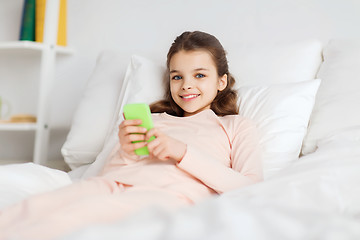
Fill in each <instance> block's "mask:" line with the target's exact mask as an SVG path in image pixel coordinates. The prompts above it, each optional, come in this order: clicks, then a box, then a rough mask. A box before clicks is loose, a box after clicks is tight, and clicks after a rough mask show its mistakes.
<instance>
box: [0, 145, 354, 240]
mask: <svg viewBox="0 0 360 240" xmlns="http://www.w3.org/2000/svg"><path fill="white" fill-rule="evenodd" d="M70 183H71V179H70V177H69V176H68V175H67V174H66V173H64V172H61V171H58V170H53V169H49V168H46V167H42V166H38V165H35V164H31V163H29V164H19V165H8V166H1V167H0V207H4V206H6V205H9V204H11V203H13V202H16V201H19V200H21V199H22V198H24V197H26V196H28V195H31V194H34V193H37V192H42V191H48V190H51V189H56V188H58V187H61V186H64V185H67V184H70ZM359 183H360V144H359V142H358V141H350V142H349V141H346V140H341V141H330V142H326V143H323V145H321V146H320V148H319V149H318V150H317V151H316V152H315V153H313V154H311V155H309V156H305V157H302V158H300V159H299V160H298V162H296V163H294V164H293V165H291V166H289V167H288V168H287V169H284V170H283V171H282V172H280V173H279V174H278V175H276V176H273V177H272V178H270V179H268V180H266V181H265V182H263V183H260V184H256V185H253V186H249V187H247V188H243V189H238V190H235V191H232V192H228V193H225V194H223V195H222V196H217V197H213V198H210V199H207V200H205V201H204V202H202V203H199V204H197V205H195V206H191V207H186V208H183V209H180V210H179V211H177V212H175V213H170V212H166V211H165V210H163V209H158V208H148V209H145V210H143V211H141V212H139V213H136V214H134V215H132V216H131V217H130V218H127V219H124V220H120V221H118V222H113V223H107V224H105V223H104V224H98V225H95V226H93V225H92V226H88V227H86V228H84V229H79V230H78V231H76V232H73V233H72V234H70V235H68V236H66V237H64V238H62V239H66V240H72V239H74V240H75V239H76V240H81V239H84V240H85V239H86V240H88V239H89V240H91V239H96V240H97V239H119V238H121V239H147V240H155V239H166V240H171V239H179V240H184V239H274V240H278V239H360V204H359V203H360V184H359Z"/></svg>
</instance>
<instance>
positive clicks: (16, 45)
mask: <svg viewBox="0 0 360 240" xmlns="http://www.w3.org/2000/svg"><path fill="white" fill-rule="evenodd" d="M47 47H50V46H48V45H45V44H43V43H40V42H33V41H8V42H0V50H21V51H23V50H30V51H42V50H45V49H46V48H47ZM55 52H56V53H57V54H63V55H71V54H73V53H74V50H73V49H72V48H69V47H64V46H55Z"/></svg>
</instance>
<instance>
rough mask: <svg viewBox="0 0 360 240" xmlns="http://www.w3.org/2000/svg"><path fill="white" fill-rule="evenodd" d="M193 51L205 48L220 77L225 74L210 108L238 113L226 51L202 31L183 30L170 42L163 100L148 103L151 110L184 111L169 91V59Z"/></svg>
mask: <svg viewBox="0 0 360 240" xmlns="http://www.w3.org/2000/svg"><path fill="white" fill-rule="evenodd" d="M182 50H184V51H194V50H205V51H208V52H209V53H210V55H211V56H212V59H213V61H214V63H215V66H216V70H217V73H218V76H219V77H221V76H223V75H224V74H227V85H226V87H225V89H224V90H222V91H218V93H217V96H216V97H215V99H214V100H213V102H212V103H211V105H210V109H211V110H213V111H214V113H215V114H216V115H218V116H225V115H232V114H238V112H239V108H238V104H237V92H236V91H235V90H234V89H233V86H234V85H235V79H234V78H233V76H232V75H231V74H230V72H229V67H228V61H227V58H226V52H225V50H224V48H223V46H222V45H221V43H220V42H219V40H218V39H217V38H216V37H214V36H212V35H210V34H208V33H204V32H200V31H194V32H184V33H182V34H181V35H180V36H178V37H177V38H176V39H175V41H174V42H173V43H172V45H171V47H170V49H169V52H168V54H167V62H166V65H167V69H168V71H167V73H166V76H165V78H164V81H165V86H166V89H165V96H164V99H163V100H160V101H157V102H155V103H153V104H151V105H150V109H151V112H153V113H162V112H166V113H168V114H170V115H174V116H178V117H182V116H183V115H184V111H183V110H182V109H181V108H180V107H179V106H178V105H177V104H176V103H175V102H174V100H173V98H172V96H171V92H170V81H169V79H170V76H169V69H170V61H171V58H172V57H173V56H174V54H176V53H178V52H180V51H182Z"/></svg>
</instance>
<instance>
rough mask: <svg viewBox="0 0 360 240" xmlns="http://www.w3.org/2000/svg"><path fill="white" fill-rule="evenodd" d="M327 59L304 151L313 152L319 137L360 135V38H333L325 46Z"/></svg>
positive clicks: (322, 71)
mask: <svg viewBox="0 0 360 240" xmlns="http://www.w3.org/2000/svg"><path fill="white" fill-rule="evenodd" d="M323 55H324V63H323V64H322V66H321V68H320V70H319V74H318V77H319V78H321V79H322V84H321V86H320V88H319V92H318V94H317V98H316V103H315V106H314V111H313V114H312V116H311V119H310V125H309V130H308V133H307V135H306V137H305V140H304V143H303V149H302V153H303V154H308V153H311V152H314V151H315V150H316V148H317V146H318V145H319V142H320V141H323V140H326V139H327V138H330V137H333V136H336V135H341V136H342V137H343V136H345V135H346V136H347V138H349V139H360V134H359V133H360V111H359V110H358V109H359V108H358V107H359V104H360V64H359V62H360V60H359V59H360V41H359V39H358V40H339V39H338V40H331V41H330V42H329V43H328V45H327V46H326V47H325V48H324V53H323Z"/></svg>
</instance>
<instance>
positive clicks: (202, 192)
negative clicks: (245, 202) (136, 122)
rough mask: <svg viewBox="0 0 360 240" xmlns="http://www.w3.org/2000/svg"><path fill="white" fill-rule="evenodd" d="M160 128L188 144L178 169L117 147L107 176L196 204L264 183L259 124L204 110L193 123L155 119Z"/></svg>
mask: <svg viewBox="0 0 360 240" xmlns="http://www.w3.org/2000/svg"><path fill="white" fill-rule="evenodd" d="M152 117H153V120H154V125H155V127H157V128H159V129H160V130H161V131H162V132H163V133H165V134H167V135H169V136H171V137H173V138H176V139H178V140H179V141H182V142H184V143H186V145H187V152H186V154H185V156H184V158H183V159H182V161H181V162H180V163H179V164H176V163H175V162H174V161H172V160H169V161H165V162H164V161H158V160H156V159H151V158H149V157H145V158H141V159H137V158H130V157H127V156H126V155H125V154H122V152H121V149H120V148H119V146H117V149H114V151H113V153H114V155H113V156H112V157H110V159H109V160H110V161H109V162H108V163H107V164H106V166H105V169H104V171H103V173H102V175H103V176H105V177H106V178H110V179H113V180H116V181H118V182H120V183H123V184H127V185H132V186H145V185H146V186H158V187H161V188H166V189H168V190H170V191H176V192H178V193H181V194H182V195H183V196H186V197H187V198H188V199H191V201H194V202H196V201H198V200H201V199H203V198H204V197H205V196H209V195H211V194H213V193H222V192H225V191H229V190H232V189H235V188H239V187H242V186H247V185H249V184H252V183H255V182H258V181H261V180H262V175H263V174H262V163H261V154H262V153H261V150H260V147H259V140H258V135H257V130H256V127H255V126H254V124H253V123H252V122H251V121H250V120H248V119H245V118H243V117H241V116H238V115H231V116H225V117H218V116H216V114H215V113H214V112H213V111H211V110H209V109H208V110H204V111H202V112H200V113H198V114H196V115H193V116H190V117H174V116H171V115H168V114H166V113H162V114H153V115H152Z"/></svg>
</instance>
